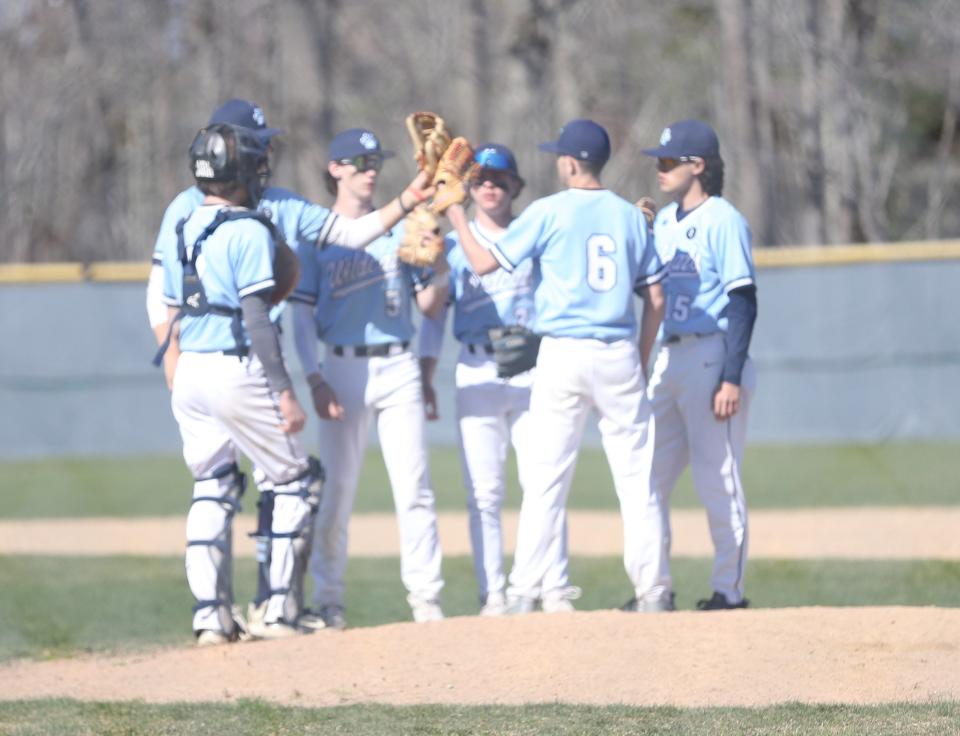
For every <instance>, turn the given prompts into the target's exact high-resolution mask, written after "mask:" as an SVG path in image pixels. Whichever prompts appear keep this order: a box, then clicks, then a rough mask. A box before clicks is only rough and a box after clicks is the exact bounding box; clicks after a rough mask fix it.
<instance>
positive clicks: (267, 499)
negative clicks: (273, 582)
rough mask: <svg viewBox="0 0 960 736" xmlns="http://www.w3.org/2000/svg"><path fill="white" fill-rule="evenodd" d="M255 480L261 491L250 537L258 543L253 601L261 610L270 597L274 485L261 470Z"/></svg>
mask: <svg viewBox="0 0 960 736" xmlns="http://www.w3.org/2000/svg"><path fill="white" fill-rule="evenodd" d="M253 480H254V483H256V485H257V488H258V489H259V491H260V499H259V500H258V501H257V530H256V531H254V532H251V533H250V536H251V537H252V538H253V539H254V540H256V543H257V594H256V596H255V597H254V599H253V607H254V609H259V608H260V607H261V606H262V605H263V603H264V602H265V601H266V600H267V599H268V598H269V597H270V545H271V532H272V530H273V504H274V487H273V483H271V482H270V481H269V480H267V476H266V474H264V472H263V471H262V470H260V469H259V468H254V469H253Z"/></svg>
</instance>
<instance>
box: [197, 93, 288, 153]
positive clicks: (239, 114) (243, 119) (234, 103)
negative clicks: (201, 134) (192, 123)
mask: <svg viewBox="0 0 960 736" xmlns="http://www.w3.org/2000/svg"><path fill="white" fill-rule="evenodd" d="M214 123H230V124H231V125H239V126H240V127H241V128H250V130H252V131H253V132H255V133H256V134H257V137H258V138H260V140H262V141H263V142H264V143H269V142H270V139H271V138H273V136H275V135H280V134H281V133H283V131H282V130H280V129H279V128H268V127H267V119H266V118H265V117H264V115H263V109H262V108H261V107H260V106H259V105H255V104H253V103H252V102H250V101H248V100H238V99H233V100H227V101H226V102H224V103H223V104H222V105H220V107H218V108H217V109H216V110H214V111H213V115H211V116H210V123H209V125H213V124H214Z"/></svg>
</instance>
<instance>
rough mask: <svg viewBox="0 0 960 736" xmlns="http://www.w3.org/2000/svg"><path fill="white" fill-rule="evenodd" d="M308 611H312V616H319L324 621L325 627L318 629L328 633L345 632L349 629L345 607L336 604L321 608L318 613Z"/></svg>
mask: <svg viewBox="0 0 960 736" xmlns="http://www.w3.org/2000/svg"><path fill="white" fill-rule="evenodd" d="M306 611H310V613H311V615H315V616H319V617H320V619H321V620H322V621H323V623H324V625H323V626H322V627H318V628H322V629H326V630H328V631H343V630H344V629H345V628H347V619H346V618H344V616H343V606H338V605H337V604H336V603H328V604H327V605H325V606H320V607H319V608H318V609H317V610H316V612H314V611H312V610H311V609H309V608H308V609H306ZM306 611H305V612H304V613H306Z"/></svg>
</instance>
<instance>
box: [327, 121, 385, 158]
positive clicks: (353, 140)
mask: <svg viewBox="0 0 960 736" xmlns="http://www.w3.org/2000/svg"><path fill="white" fill-rule="evenodd" d="M372 153H379V154H380V155H381V156H383V157H384V158H390V157H391V156H392V155H393V151H384V150H383V149H381V148H380V139H379V138H377V136H376V135H375V134H374V132H373V131H372V130H367V129H366V128H350V129H349V130H344V131H343V132H341V133H337V134H336V135H335V136H334V137H333V140H332V141H330V161H340V160H342V159H345V158H353V157H354V156H364V155H368V154H372Z"/></svg>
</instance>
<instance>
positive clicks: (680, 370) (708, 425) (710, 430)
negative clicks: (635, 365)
mask: <svg viewBox="0 0 960 736" xmlns="http://www.w3.org/2000/svg"><path fill="white" fill-rule="evenodd" d="M725 356H726V347H725V345H724V339H723V333H720V332H718V333H714V334H713V335H708V336H706V337H697V336H689V337H684V338H681V340H680V341H679V342H676V343H670V344H665V345H663V346H661V348H660V352H659V354H658V355H657V359H656V362H655V363H654V368H653V376H652V377H651V379H650V387H649V390H648V394H649V396H650V401H651V404H652V406H653V413H654V420H655V423H656V427H657V431H656V443H655V450H654V459H653V486H654V488H655V489H656V491H657V493H658V494H659V495H660V496H661V497H662V498H663V514H664V527H665V528H664V534H665V538H666V543H667V549H669V546H670V492H671V491H672V490H673V487H674V485H675V484H676V482H677V478H679V477H680V473H681V472H683V469H684V468H685V467H686V466H687V464H688V463H689V464H690V470H691V473H692V475H693V484H694V486H695V488H696V489H697V495H698V496H699V497H700V500H701V502H702V503H703V505H704V507H706V510H707V521H708V522H709V525H710V536H711V538H712V539H713V546H714V550H715V555H714V561H713V571H712V573H711V576H710V582H711V584H712V585H713V590H715V591H717V592H719V593H723V595H724V596H725V597H726V599H727V600H728V601H729V602H730V603H739V602H740V601H741V600H743V572H744V565H745V563H746V559H747V542H748V533H747V532H748V528H747V501H746V498H745V496H744V491H743V484H742V482H741V479H740V466H741V464H742V462H743V448H744V444H745V442H746V436H747V415H748V413H749V409H750V402H751V400H752V398H753V394H754V392H755V390H756V381H757V378H756V371H755V369H754V366H753V361H751V360H750V359H749V358H748V359H747V362H746V364H745V365H744V368H743V376H742V382H741V386H740V389H741V390H740V409H739V411H738V412H737V413H736V414H734V415H733V417H731V418H730V419H727V420H725V421H718V420H717V418H716V417H715V416H714V415H713V395H714V392H715V391H716V390H717V387H718V386H719V385H720V374H721V372H722V370H723V361H724V357H725ZM669 562H670V560H669V556H668V557H666V558H665V559H664V568H663V575H664V577H666V579H667V581H668V584H669V576H670V571H669Z"/></svg>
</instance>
